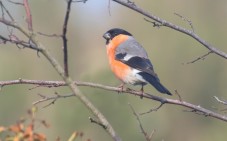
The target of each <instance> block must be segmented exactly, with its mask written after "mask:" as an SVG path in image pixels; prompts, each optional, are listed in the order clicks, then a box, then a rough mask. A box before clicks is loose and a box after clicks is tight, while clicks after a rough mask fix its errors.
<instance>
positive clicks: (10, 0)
mask: <svg viewBox="0 0 227 141" xmlns="http://www.w3.org/2000/svg"><path fill="white" fill-rule="evenodd" d="M8 2H10V3H13V4H16V5H21V6H24V4H23V3H21V2H14V1H12V0H8Z"/></svg>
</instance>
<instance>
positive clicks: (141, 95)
mask: <svg viewBox="0 0 227 141" xmlns="http://www.w3.org/2000/svg"><path fill="white" fill-rule="evenodd" d="M140 90H141V94H140V98H141V99H143V96H144V91H143V86H142V88H141V89H140Z"/></svg>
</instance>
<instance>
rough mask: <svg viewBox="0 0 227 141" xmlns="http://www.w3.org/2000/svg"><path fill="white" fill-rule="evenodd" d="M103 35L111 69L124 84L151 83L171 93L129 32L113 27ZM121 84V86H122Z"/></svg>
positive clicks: (160, 89) (163, 91) (162, 91)
mask: <svg viewBox="0 0 227 141" xmlns="http://www.w3.org/2000/svg"><path fill="white" fill-rule="evenodd" d="M103 37H104V38H105V39H106V49H107V55H108V58H109V64H110V67H111V70H112V71H113V72H114V74H115V75H116V76H117V78H119V79H120V80H121V81H122V82H123V85H124V84H132V85H141V86H142V88H141V90H142V91H143V86H144V85H146V84H147V83H150V84H151V85H153V86H154V87H155V88H156V89H157V90H158V91H159V92H161V93H165V94H168V95H172V94H171V93H170V91H169V90H167V89H166V88H165V87H164V86H163V85H162V84H161V83H160V80H159V78H158V76H157V74H156V73H155V72H154V69H153V65H152V64H151V61H150V60H149V58H148V55H147V53H146V51H145V50H144V48H143V47H142V46H141V45H140V44H139V43H138V42H137V41H136V40H135V38H133V36H132V34H130V33H129V32H127V31H125V30H123V29H119V28H113V29H110V30H109V31H107V32H106V33H105V34H104V35H103ZM123 85H122V87H123Z"/></svg>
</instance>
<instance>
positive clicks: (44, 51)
mask: <svg viewBox="0 0 227 141" xmlns="http://www.w3.org/2000/svg"><path fill="white" fill-rule="evenodd" d="M0 23H3V24H4V25H6V26H10V27H12V28H15V29H17V30H19V31H20V32H21V33H22V34H23V35H25V36H26V37H27V38H28V40H29V45H30V46H33V49H34V48H36V49H37V50H38V51H39V52H40V53H41V54H43V56H44V57H45V58H46V59H47V60H48V61H49V63H50V64H51V65H52V66H53V67H54V69H55V70H56V71H57V72H58V74H59V75H60V76H61V77H62V79H63V80H64V82H65V84H66V85H67V86H68V87H69V88H70V89H71V90H72V92H73V94H74V95H75V96H76V97H77V98H78V99H79V100H80V101H81V102H82V103H83V104H84V105H85V106H86V107H87V109H89V110H90V111H91V112H92V113H93V114H94V115H95V116H96V117H97V118H98V119H99V121H100V122H101V123H102V124H103V125H105V126H106V130H105V131H107V133H108V134H109V135H110V136H111V137H112V138H113V139H114V140H115V141H121V139H120V137H118V135H117V134H116V132H115V131H114V129H113V127H112V125H111V124H110V123H109V122H108V121H107V119H106V118H105V117H104V115H103V114H102V113H101V112H100V111H99V110H98V109H97V108H96V107H95V106H94V105H93V104H92V103H91V102H90V100H88V99H87V97H86V96H85V95H84V94H83V93H81V91H80V90H79V88H78V87H77V86H76V85H75V84H74V82H73V81H72V79H71V78H70V77H67V76H66V75H65V72H64V69H63V68H62V67H61V66H60V64H59V63H58V62H57V61H56V60H55V58H54V57H53V56H52V54H51V53H50V52H49V51H48V50H47V49H46V47H45V46H44V45H42V43H41V42H39V41H38V40H37V39H36V36H35V35H36V34H34V33H30V32H28V31H27V30H25V29H24V28H23V27H22V26H20V25H19V24H17V23H16V22H13V21H7V20H5V19H3V18H0ZM1 39H2V40H3V43H5V42H7V41H9V42H10V40H4V39H5V38H3V37H2V36H1ZM6 39H7V38H6ZM10 43H13V42H10Z"/></svg>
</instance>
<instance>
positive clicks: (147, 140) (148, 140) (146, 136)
mask: <svg viewBox="0 0 227 141" xmlns="http://www.w3.org/2000/svg"><path fill="white" fill-rule="evenodd" d="M128 105H129V107H130V108H131V110H132V112H133V115H134V116H135V117H136V120H137V121H138V124H139V126H140V130H141V132H142V133H143V135H144V137H145V139H146V141H151V138H152V136H153V132H152V134H151V136H148V134H147V132H146V131H145V130H144V128H143V125H142V123H141V121H140V118H139V115H138V114H137V113H136V111H135V109H134V108H133V107H132V105H131V104H130V103H128Z"/></svg>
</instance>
